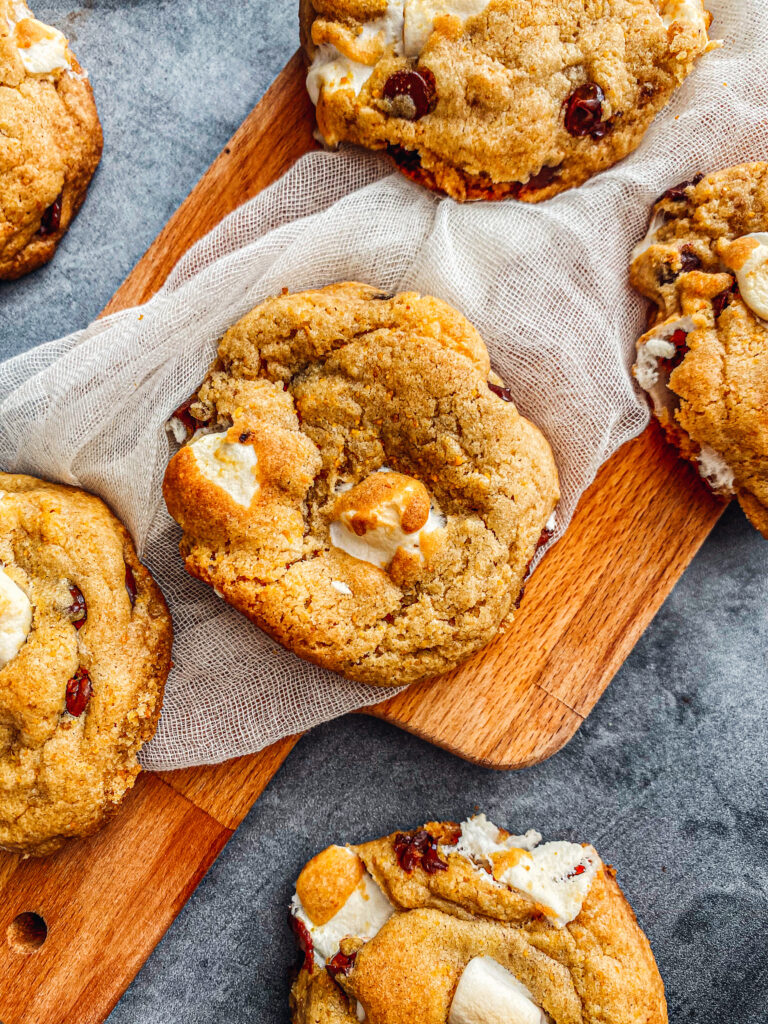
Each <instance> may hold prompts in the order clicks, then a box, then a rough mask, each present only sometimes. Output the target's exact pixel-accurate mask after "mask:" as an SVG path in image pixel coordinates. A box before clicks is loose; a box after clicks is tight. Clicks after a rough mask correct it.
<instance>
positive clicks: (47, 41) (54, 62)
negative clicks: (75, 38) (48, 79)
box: [8, 0, 71, 75]
mask: <svg viewBox="0 0 768 1024" xmlns="http://www.w3.org/2000/svg"><path fill="white" fill-rule="evenodd" d="M22 22H25V23H28V24H25V25H24V28H23V29H22V31H21V33H19V32H18V31H17V27H18V26H19V25H20V24H21V23H22ZM8 27H9V29H10V30H11V36H12V37H13V39H14V41H15V42H16V49H17V51H18V54H19V57H20V58H21V63H22V64H23V65H24V70H25V71H26V72H27V74H28V75H48V74H51V73H52V72H53V71H64V70H66V69H67V68H69V67H71V64H70V56H69V44H68V42H67V37H66V36H64V35H62V33H61V32H59V30H58V29H56V28H53V26H51V25H46V24H44V23H43V22H42V21H38V20H37V18H34V17H33V16H32V12H31V11H30V9H29V7H27V5H26V3H25V2H24V0H15V2H14V3H12V4H11V9H10V11H9V14H8ZM30 36H32V37H33V38H34V41H33V42H30V43H28V42H27V41H28V39H29V38H30ZM24 43H26V44H27V45H22V44H24Z"/></svg>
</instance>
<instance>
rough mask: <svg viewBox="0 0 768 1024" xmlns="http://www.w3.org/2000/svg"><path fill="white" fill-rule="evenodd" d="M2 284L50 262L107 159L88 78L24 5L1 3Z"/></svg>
mask: <svg viewBox="0 0 768 1024" xmlns="http://www.w3.org/2000/svg"><path fill="white" fill-rule="evenodd" d="M0 125H1V126H2V131H0V280H10V279H12V278H17V277H21V276H22V275H23V274H28V273H29V272H30V271H31V270H36V269H37V268H38V267H41V266H42V265H43V264H44V263H47V262H48V260H50V259H51V257H52V256H53V254H54V253H55V251H56V247H57V246H58V244H59V242H60V241H61V239H62V238H63V236H64V234H65V232H66V230H67V228H68V227H69V225H70V224H71V222H72V219H73V218H74V216H75V214H76V213H77V211H78V210H79V209H80V206H81V205H82V202H83V200H84V199H85V194H86V192H87V190H88V185H89V183H90V180H91V178H92V176H93V173H94V171H95V170H96V167H97V165H98V163H99V160H100V158H101V147H102V134H101V125H100V123H99V117H98V114H97V113H96V105H95V103H94V100H93V92H92V91H91V86H90V84H89V82H88V76H87V75H86V73H85V72H84V71H83V69H82V68H81V67H80V65H79V64H78V63H77V60H76V59H75V57H74V55H73V54H72V52H71V50H70V49H69V46H68V44H67V40H66V38H65V37H64V36H63V35H62V34H61V32H59V31H58V30H57V29H55V28H51V27H50V26H49V25H44V24H43V23H42V22H40V21H37V20H36V19H35V18H33V17H32V13H31V11H30V10H29V8H28V7H27V5H26V4H25V3H24V2H23V0H0Z"/></svg>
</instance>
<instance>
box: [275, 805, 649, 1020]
mask: <svg viewBox="0 0 768 1024" xmlns="http://www.w3.org/2000/svg"><path fill="white" fill-rule="evenodd" d="M291 918H292V927H293V930H294V933H295V936H296V939H297V941H298V944H299V946H300V948H301V949H302V952H303V954H304V962H303V965H302V967H301V970H300V971H299V975H298V978H297V979H296V981H295V982H294V984H293V987H292V990H291V997H290V1004H291V1014H292V1017H291V1019H292V1022H293V1024H314V1022H316V1021H324V1022H325V1024H353V1022H359V1021H365V1022H366V1024H413V1022H414V1021H418V1022H419V1024H487V1022H489V1021H499V1022H500V1021H505V1022H506V1021H509V1022H512V1021H514V1022H515V1024H666V1021H667V1010H666V1002H665V998H664V986H663V984H662V981H661V978H660V976H659V973H658V969H657V967H656V964H655V961H654V958H653V954H652V952H651V949H650V946H649V944H648V940H647V939H646V937H645V935H644V934H643V932H642V931H641V929H640V927H639V925H638V923H637V920H636V918H635V915H634V914H633V912H632V909H631V908H630V906H629V904H628V903H627V902H626V900H625V898H624V896H623V894H622V892H621V890H620V889H619V886H618V884H617V883H616V879H615V872H614V871H613V870H612V869H611V868H609V867H606V866H605V865H604V864H603V863H602V861H601V860H600V857H599V855H598V853H597V852H596V851H595V849H594V848H593V847H591V846H588V845H581V844H578V843H568V842H550V843H544V844H542V843H541V836H540V834H539V833H537V832H535V831H533V830H531V831H529V832H527V833H525V835H521V836H513V835H510V833H509V832H507V831H506V830H504V829H498V828H497V827H496V826H495V825H494V824H493V823H492V822H490V821H488V820H487V819H486V817H485V816H484V815H482V814H480V815H475V816H474V817H472V818H470V819H468V820H467V821H464V822H462V823H461V824H460V825H459V824H456V823H454V822H429V823H427V824H426V825H424V826H423V827H422V828H421V829H418V830H414V831H411V832H403V833H394V834H393V835H390V836H387V837H385V838H383V839H378V840H374V841H373V842H369V843H363V844H360V845H349V846H331V847H329V848H328V849H327V850H324V851H323V852H322V853H320V854H318V856H317V857H315V858H313V860H311V861H310V862H309V863H308V864H307V865H306V867H305V868H304V870H303V871H302V872H301V875H300V876H299V879H298V881H297V884H296V894H295V896H294V897H293V901H292V904H291Z"/></svg>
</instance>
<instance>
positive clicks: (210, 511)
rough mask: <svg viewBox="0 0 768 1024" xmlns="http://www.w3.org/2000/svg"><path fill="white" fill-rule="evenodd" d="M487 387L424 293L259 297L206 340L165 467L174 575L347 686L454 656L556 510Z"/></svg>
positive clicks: (479, 355)
mask: <svg viewBox="0 0 768 1024" xmlns="http://www.w3.org/2000/svg"><path fill="white" fill-rule="evenodd" d="M489 379H490V381H491V384H490V385H489ZM497 380H498V378H496V377H495V376H494V375H492V371H491V366H490V359H489V357H488V352H487V350H486V348H485V345H484V344H483V341H482V339H481V338H480V336H479V335H478V333H477V331H475V329H474V328H473V327H472V325H471V324H469V323H468V321H467V320H465V319H464V317H462V316H461V314H460V313H459V312H458V311H457V310H454V309H452V308H451V307H449V306H447V305H446V304H445V303H442V302H439V301H438V300H436V299H433V298H431V297H429V296H422V295H418V294H415V293H403V294H400V295H394V296H387V295H382V293H381V292H380V291H379V290H378V289H375V288H371V287H369V286H367V285H363V284H356V283H346V284H338V285H332V286H329V287H327V288H322V289H319V290H317V291H312V292H303V293H300V294H298V295H290V294H283V295H280V296H278V297H276V298H274V299H270V300H268V301H267V302H265V303H263V304H262V305H261V306H259V307H257V308H256V309H254V310H253V311H252V312H251V313H249V314H248V315H247V316H246V317H244V318H243V319H242V320H241V321H239V323H237V324H235V325H234V326H233V327H232V328H231V329H230V330H229V331H228V332H227V333H226V334H225V336H224V338H223V339H222V340H221V343H220V346H219V353H218V358H217V360H216V363H215V364H214V366H213V367H212V368H211V370H210V371H209V373H208V375H207V377H206V379H205V380H204V381H203V383H202V385H201V386H200V387H199V388H198V390H197V393H196V397H195V400H194V401H193V402H192V404H191V406H190V412H191V414H192V415H193V416H194V417H195V422H196V423H197V424H198V426H197V428H196V430H195V432H194V434H192V436H191V437H190V439H189V440H188V441H187V443H186V444H184V445H183V447H182V448H181V449H180V450H179V451H177V452H176V453H175V454H174V456H173V458H172V459H171V461H170V463H169V465H168V468H167V471H166V476H165V481H164V486H163V493H164V496H165V500H166V504H167V506H168V510H169V512H170V513H171V515H172V516H173V518H174V519H176V521H177V522H178V523H179V524H180V525H181V527H182V531H183V537H182V541H181V553H182V556H183V558H184V561H185V565H186V567H187V570H188V571H189V572H190V573H191V574H192V575H194V576H196V577H197V578H199V579H201V580H203V581H204V582H206V583H208V584H209V585H210V586H212V587H213V588H215V590H216V592H217V593H218V594H220V595H221V596H222V597H223V598H224V599H225V600H226V601H228V602H229V603H230V604H232V605H233V606H234V607H235V608H237V609H239V610H240V611H241V612H242V613H243V614H244V615H247V616H248V618H249V619H251V621H252V622H254V623H255V624H256V625H257V626H259V627H260V628H261V629H263V630H265V631H266V632H267V633H269V634H270V635H271V636H272V637H274V638H275V639H276V640H278V641H279V642H280V643H281V644H283V646H284V647H286V648H287V649H288V650H291V651H293V652H294V653H296V654H297V655H299V656H300V657H302V658H306V659H307V660H309V661H312V662H314V663H316V664H319V665H322V666H324V667H325V668H328V669H331V670H333V671H335V672H340V673H342V674H343V675H345V676H347V677H349V678H351V679H355V680H359V681H361V682H367V683H372V684H374V685H379V686H395V685H398V684H406V683H410V682H414V681H415V680H417V679H422V678H426V677H428V676H435V675H438V674H439V673H440V672H443V671H446V670H448V669H451V668H453V667H454V666H456V665H458V664H460V663H461V662H462V661H463V660H464V659H465V658H467V657H468V656H469V655H470V654H472V653H473V652H474V651H477V650H479V649H480V648H481V647H482V646H484V645H485V644H487V643H488V642H489V641H490V640H491V639H493V637H494V636H495V635H496V633H497V631H498V629H499V626H500V625H501V623H502V622H504V621H505V620H507V619H508V618H509V615H510V613H513V605H514V601H515V599H516V597H517V596H518V594H519V593H520V588H521V586H522V581H523V578H524V576H525V573H526V567H527V565H528V563H529V561H530V559H531V558H532V557H533V555H534V553H535V551H536V543H537V541H538V540H539V537H540V536H541V532H542V529H543V528H544V526H545V524H546V522H547V520H548V518H549V516H550V515H551V513H552V510H553V509H554V507H555V505H556V503H557V500H558V486H557V472H556V468H555V465H554V460H553V457H552V453H551V451H550V449H549V445H548V444H547V442H546V440H545V439H544V437H543V436H542V434H541V433H540V432H539V431H538V430H537V429H536V428H535V427H534V426H533V425H532V424H530V423H528V422H527V421H526V420H525V419H523V417H521V416H520V415H519V413H518V412H517V409H516V408H515V405H514V403H513V402H512V401H511V394H510V395H508V396H505V395H504V394H502V395H501V396H500V395H499V393H498V389H496V390H494V387H495V386H496V381H497ZM500 399H504V400H500Z"/></svg>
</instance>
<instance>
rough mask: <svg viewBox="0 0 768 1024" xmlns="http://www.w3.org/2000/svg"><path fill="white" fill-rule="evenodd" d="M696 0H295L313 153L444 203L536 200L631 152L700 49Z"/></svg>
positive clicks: (705, 42) (704, 42) (702, 24)
mask: <svg viewBox="0 0 768 1024" xmlns="http://www.w3.org/2000/svg"><path fill="white" fill-rule="evenodd" d="M703 2H704V0H614V2H613V3H610V4H601V3H600V4H596V3H591V2H588V0H537V2H536V3H529V2H522V0H302V3H301V26H302V43H303V46H304V50H305V53H306V56H307V59H308V62H309V73H308V76H307V88H308V90H309V93H310V96H311V98H312V100H313V102H314V103H315V104H316V107H317V124H318V130H319V133H320V135H321V136H322V137H323V139H324V141H325V142H326V144H327V145H329V146H335V145H337V144H338V143H340V142H343V141H347V142H354V143H356V144H358V145H361V146H366V147H368V148H370V149H386V150H388V151H389V153H390V154H391V156H392V157H393V158H394V160H395V163H396V164H397V166H398V167H399V168H400V170H401V171H402V172H403V173H404V174H406V175H407V176H408V177H410V178H412V179H414V180H416V181H418V182H420V183H421V184H423V185H426V186H427V187H428V188H431V189H434V190H437V191H440V192H445V193H447V194H448V195H450V196H453V198H454V199H458V200H467V199H502V198H504V197H507V196H512V197H514V198H517V199H522V200H525V201H526V202H538V201H539V200H542V199H547V198H549V197H550V196H553V195H555V194H556V193H558V192H562V191H564V190H565V189H568V188H573V187H574V186H576V185H580V184H582V182H584V181H586V180H587V179H588V178H589V177H591V176H592V175H593V174H597V173H598V172H599V171H602V170H605V168H607V167H610V166H611V165H612V164H615V163H616V162H617V161H618V160H621V159H622V157H625V156H626V155H627V154H628V153H630V152H632V150H633V149H635V148H636V147H637V146H638V144H639V143H640V140H641V139H642V137H643V135H644V133H645V131H646V130H647V128H648V126H649V125H650V123H651V121H652V120H653V118H654V117H655V116H656V114H657V113H658V112H659V111H660V110H661V109H662V108H663V107H665V106H666V105H667V103H668V102H669V100H670V97H671V96H672V94H673V92H674V91H675V89H677V87H678V86H679V85H680V84H681V83H682V82H683V80H684V79H685V78H686V76H687V75H689V74H690V72H691V70H692V69H693V66H694V64H695V63H696V61H697V59H698V58H699V57H700V56H701V55H702V54H704V53H705V52H706V51H707V50H708V49H710V48H711V47H713V46H715V45H717V44H715V43H712V42H710V41H709V38H708V34H707V32H708V28H709V24H710V20H711V18H710V15H709V14H708V13H707V11H706V10H705V9H704V5H703Z"/></svg>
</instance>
